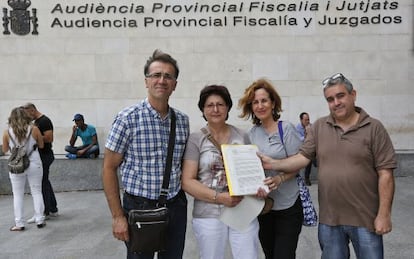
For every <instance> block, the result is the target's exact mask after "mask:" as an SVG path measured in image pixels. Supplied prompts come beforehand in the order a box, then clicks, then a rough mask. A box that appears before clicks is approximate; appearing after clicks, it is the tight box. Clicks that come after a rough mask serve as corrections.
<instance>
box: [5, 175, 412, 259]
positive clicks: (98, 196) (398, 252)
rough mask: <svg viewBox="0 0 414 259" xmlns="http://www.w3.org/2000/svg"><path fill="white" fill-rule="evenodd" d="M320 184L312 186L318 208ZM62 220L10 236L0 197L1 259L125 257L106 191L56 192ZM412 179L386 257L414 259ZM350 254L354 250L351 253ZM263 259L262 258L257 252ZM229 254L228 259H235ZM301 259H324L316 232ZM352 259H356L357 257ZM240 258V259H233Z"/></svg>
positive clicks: (404, 185)
mask: <svg viewBox="0 0 414 259" xmlns="http://www.w3.org/2000/svg"><path fill="white" fill-rule="evenodd" d="M317 187H318V186H317V183H316V182H314V183H313V184H312V186H310V191H311V194H312V198H313V200H314V203H315V206H317ZM56 198H57V201H58V207H59V214H60V215H59V217H57V218H51V219H50V220H47V221H46V222H47V225H46V227H45V228H42V229H38V228H37V227H36V226H35V225H33V224H27V225H26V230H25V231H23V232H11V231H9V228H10V227H11V226H12V225H13V223H14V221H13V199H12V196H10V195H5V196H4V195H3V196H0V208H1V210H0V222H1V224H0V258H1V259H6V258H13V259H16V258H17V259H19V258H24V259H28V258H41V259H48V258H62V259H63V258H65V259H66V258H68V259H69V258H70V259H76V258H126V249H125V246H124V244H123V243H122V242H120V241H118V240H116V239H114V238H113V236H112V229H111V216H110V213H109V209H108V206H107V203H106V199H105V196H104V193H103V191H82V192H60V193H56ZM191 209H192V200H191V198H189V211H188V213H189V217H188V219H189V222H188V228H187V238H186V247H185V251H184V258H185V259H196V258H198V250H197V245H196V242H195V239H194V236H193V232H192V229H191ZM32 215H33V205H32V199H31V196H30V195H26V196H25V216H26V219H29V218H30V217H31V216H32ZM413 215H414V177H397V178H396V192H395V197H394V204H393V213H392V220H393V231H392V232H391V233H389V234H387V235H385V236H384V246H385V257H384V258H392V259H414V241H413V240H414V217H413ZM351 251H352V248H351ZM259 253H260V256H259V259H263V258H264V256H263V254H262V252H261V251H260V248H259ZM231 258H232V257H231V254H230V251H229V250H228V251H227V254H226V259H231ZM297 258H298V259H302V258H303V259H316V258H320V249H319V244H318V238H317V227H303V229H302V233H301V235H300V240H299V244H298V249H297ZM351 258H355V256H354V255H352V256H351ZM234 259H237V258H234Z"/></svg>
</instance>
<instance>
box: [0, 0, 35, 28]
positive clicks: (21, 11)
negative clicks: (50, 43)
mask: <svg viewBox="0 0 414 259" xmlns="http://www.w3.org/2000/svg"><path fill="white" fill-rule="evenodd" d="M7 3H8V5H9V6H10V7H11V8H13V10H12V11H10V16H9V15H8V10H7V8H3V28H4V30H3V34H6V35H9V34H10V31H9V23H10V29H11V31H12V32H13V33H15V34H17V35H26V34H29V33H30V30H31V26H30V24H31V23H32V24H33V31H32V34H33V35H37V34H39V32H38V31H37V27H38V24H37V17H36V13H37V10H36V9H35V8H32V16H30V11H27V10H26V9H27V8H28V7H29V6H30V5H31V1H30V0H8V1H7Z"/></svg>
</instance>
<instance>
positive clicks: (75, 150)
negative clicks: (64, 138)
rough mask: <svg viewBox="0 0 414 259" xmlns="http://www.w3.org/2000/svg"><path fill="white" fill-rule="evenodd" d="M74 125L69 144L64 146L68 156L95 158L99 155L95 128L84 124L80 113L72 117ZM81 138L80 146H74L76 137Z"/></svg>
mask: <svg viewBox="0 0 414 259" xmlns="http://www.w3.org/2000/svg"><path fill="white" fill-rule="evenodd" d="M73 121H74V122H75V125H73V127H72V135H71V136H70V140H69V144H70V145H68V146H66V147H65V151H67V152H68V154H67V155H66V156H68V157H69V158H78V157H81V158H96V157H98V156H99V145H98V135H97V134H96V128H95V127H94V126H93V125H91V124H86V123H85V119H84V118H83V115H82V114H79V113H77V114H75V116H74V117H73ZM78 137H80V138H81V139H82V145H81V146H75V142H76V139H77V138H78Z"/></svg>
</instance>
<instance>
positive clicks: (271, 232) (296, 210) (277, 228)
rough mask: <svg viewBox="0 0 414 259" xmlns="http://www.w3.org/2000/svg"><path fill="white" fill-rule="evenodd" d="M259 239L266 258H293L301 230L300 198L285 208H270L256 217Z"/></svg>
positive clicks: (301, 212)
mask: <svg viewBox="0 0 414 259" xmlns="http://www.w3.org/2000/svg"><path fill="white" fill-rule="evenodd" d="M258 219H259V224H260V229H259V239H260V243H261V245H262V249H263V252H264V254H265V256H266V259H294V258H296V248H297V245H298V240H299V234H300V232H301V230H302V222H303V211H302V203H301V201H300V198H299V197H298V199H297V200H296V202H295V204H294V205H293V206H292V207H290V208H288V209H285V210H277V211H276V210H271V211H270V212H269V213H267V214H265V215H260V216H259V217H258Z"/></svg>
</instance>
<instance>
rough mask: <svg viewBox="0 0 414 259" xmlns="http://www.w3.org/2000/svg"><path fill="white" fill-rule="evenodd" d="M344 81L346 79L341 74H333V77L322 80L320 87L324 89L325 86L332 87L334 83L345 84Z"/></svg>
mask: <svg viewBox="0 0 414 259" xmlns="http://www.w3.org/2000/svg"><path fill="white" fill-rule="evenodd" d="M345 81H348V79H346V77H345V76H344V75H343V74H341V73H337V74H334V75H333V76H331V77H328V78H326V79H325V80H323V81H322V86H323V88H325V87H326V86H327V85H333V84H335V83H338V82H345Z"/></svg>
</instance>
